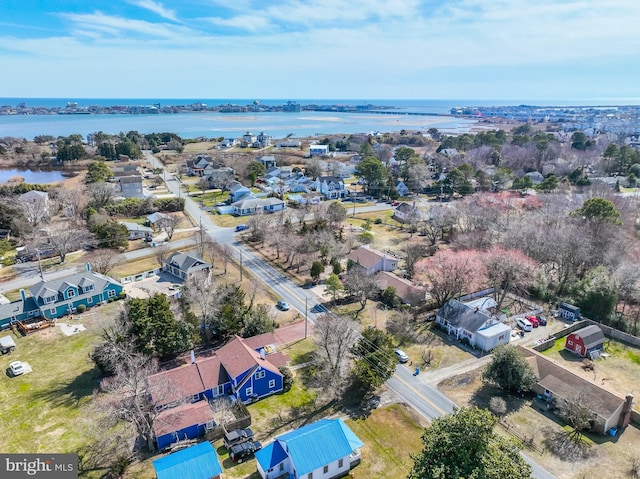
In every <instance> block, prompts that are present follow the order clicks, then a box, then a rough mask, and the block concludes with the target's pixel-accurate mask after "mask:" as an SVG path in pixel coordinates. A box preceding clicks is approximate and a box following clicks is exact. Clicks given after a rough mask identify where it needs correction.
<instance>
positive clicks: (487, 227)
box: [0, 102, 640, 479]
mask: <svg viewBox="0 0 640 479" xmlns="http://www.w3.org/2000/svg"><path fill="white" fill-rule="evenodd" d="M74 108H75V110H74ZM153 108H154V109H155V110H158V109H160V110H162V107H159V108H158V107H155V106H154V107H153ZM301 108H304V107H301V106H300V105H299V104H297V103H295V102H289V103H288V104H286V105H284V106H282V107H280V109H279V110H278V111H280V112H283V114H289V113H293V112H296V111H298V112H299V111H300V109H301ZM207 110H208V107H206V105H199V106H198V105H197V104H194V105H191V106H189V107H188V108H187V109H185V110H184V111H185V112H187V111H191V112H193V111H207ZM373 110H375V109H373ZM373 110H370V109H366V108H364V107H363V109H361V110H357V109H356V110H355V111H360V112H363V111H373ZM2 111H5V112H6V111H8V110H7V109H6V108H4V107H3V109H0V112H2ZM20 111H22V110H20ZM145 111H146V113H147V114H150V110H145ZM216 111H219V112H220V113H243V112H253V113H259V112H261V111H262V112H266V111H267V108H266V107H265V108H263V107H262V106H261V105H259V103H258V102H255V103H254V104H253V105H247V106H246V107H239V106H237V105H231V104H229V105H223V106H221V107H219V108H218V110H216ZM331 111H336V110H331ZM381 111H384V110H381ZM607 111H609V110H607ZM106 112H107V111H106V110H105V111H104V112H103V113H106ZM136 112H137V110H136ZM141 112H142V111H141ZM59 113H61V114H64V115H71V114H84V113H82V109H78V107H77V105H76V106H75V107H74V106H70V107H68V109H67V110H66V113H64V111H63V112H59ZM379 113H380V114H383V113H381V112H379ZM543 113H544V114H543ZM565 113H566V115H565V116H564V119H565V120H567V118H569V119H570V120H571V122H570V123H571V125H572V128H569V127H568V126H567V122H564V123H561V122H560V120H557V121H556V120H555V116H554V115H552V114H550V112H549V111H543V110H532V109H526V108H525V107H521V108H515V107H513V108H512V107H504V108H503V109H498V108H480V107H478V108H460V109H457V110H455V111H454V112H453V114H455V115H460V116H465V117H476V116H479V115H484V117H486V121H487V123H482V128H479V129H478V130H477V131H473V132H467V133H460V132H453V133H446V132H443V131H440V130H438V129H436V128H425V129H416V130H414V131H410V130H402V131H399V132H387V133H381V132H370V133H362V134H348V135H347V134H327V135H318V136H314V137H306V138H293V137H292V136H291V135H290V136H287V137H285V138H277V137H274V136H276V135H273V136H272V135H270V134H269V132H264V131H261V132H260V133H259V134H254V133H253V132H251V131H246V133H244V134H242V135H240V136H238V137H236V138H232V137H228V135H227V134H225V135H224V136H221V137H217V138H196V139H187V138H181V137H180V136H178V135H177V134H175V133H152V134H143V133H140V132H138V131H129V132H127V133H124V132H123V133H120V134H119V135H113V134H106V133H104V132H93V133H90V134H88V135H87V137H86V138H85V137H83V136H82V135H80V134H74V135H70V136H66V137H65V136H60V137H53V136H50V135H44V134H43V135H40V136H37V137H35V138H33V139H29V140H26V139H18V138H11V137H6V138H0V160H1V161H2V162H3V168H7V169H8V168H10V167H11V168H18V167H24V168H27V167H28V168H33V169H35V168H43V169H47V168H48V169H50V170H52V171H60V172H61V179H60V180H58V181H54V182H42V183H36V182H34V183H29V182H27V181H25V179H24V178H21V177H16V176H13V177H11V178H8V179H7V180H6V181H5V182H4V183H2V184H1V185H0V195H2V197H3V201H1V202H0V233H2V234H1V235H0V256H1V257H0V263H1V265H2V267H1V268H0V278H1V279H0V281H1V283H0V289H1V291H0V293H1V294H0V352H1V353H2V356H1V358H2V367H3V368H4V369H5V371H6V374H5V376H4V377H3V378H2V379H1V380H0V381H1V382H2V387H1V388H0V389H1V390H3V391H6V397H10V398H11V400H10V401H9V400H5V401H0V418H2V419H0V424H2V425H3V430H6V431H10V430H11V431H15V433H11V434H6V435H5V436H6V437H4V438H3V439H1V440H0V444H1V446H0V452H6V453H23V454H27V453H32V452H34V453H35V452H40V451H44V450H46V451H47V453H49V452H50V453H69V454H77V455H78V457H79V459H80V461H79V467H80V471H79V473H80V474H81V475H82V477H88V478H94V477H95V478H97V477H111V478H116V477H118V478H154V477H155V478H158V479H183V478H184V479H209V478H225V479H248V478H261V479H285V478H286V479H290V478H295V479H333V478H338V477H351V478H354V479H360V478H371V477H379V478H401V477H406V478H408V479H419V478H420V479H421V478H431V477H456V478H462V477H487V478H500V479H501V478H515V479H520V478H523V479H524V478H530V477H540V478H547V477H557V478H566V479H573V478H575V479H579V478H586V477H596V476H595V475H593V471H596V470H597V471H600V472H599V473H598V474H599V475H601V472H602V470H603V469H600V468H601V467H603V468H606V470H607V474H608V475H607V477H638V475H639V474H640V454H639V452H638V451H640V429H639V427H640V426H639V425H640V408H639V407H638V406H637V400H636V399H634V396H635V397H637V396H638V394H639V392H638V384H639V383H638V377H640V328H639V326H640V324H639V317H640V276H639V275H638V271H639V270H640V262H639V260H638V255H637V251H638V247H637V246H638V245H637V242H638V231H639V230H640V226H639V222H638V218H637V211H638V196H637V191H636V190H637V181H638V180H639V179H640V151H639V150H638V144H637V142H636V138H635V137H632V135H630V134H629V135H626V136H625V135H621V134H618V135H617V136H616V135H613V134H612V133H611V132H608V131H606V129H605V128H604V127H602V128H601V129H600V130H598V129H596V128H589V129H587V128H586V125H587V124H589V125H592V123H593V122H592V121H591V118H592V116H593V115H594V114H595V113H593V112H589V114H588V115H587V114H586V113H585V112H580V111H579V110H575V111H574V110H571V111H567V112H565ZM581 113H584V115H581ZM574 114H575V115H574ZM611 114H612V115H613V113H611ZM609 118H610V119H611V117H609ZM611 121H613V120H611ZM612 124H613V123H612ZM615 124H616V125H618V123H615ZM241 131H245V129H244V127H243V128H242V130H241ZM33 162H37V164H35V163H33ZM460 430H464V431H465V433H464V434H460ZM521 453H522V454H521ZM463 459H464V460H463ZM545 469H546V470H545ZM486 470H491V471H494V472H493V473H492V474H493V475H492V474H489V475H487V473H486ZM495 471H497V472H495ZM540 471H542V472H540ZM632 472H633V474H635V475H632Z"/></svg>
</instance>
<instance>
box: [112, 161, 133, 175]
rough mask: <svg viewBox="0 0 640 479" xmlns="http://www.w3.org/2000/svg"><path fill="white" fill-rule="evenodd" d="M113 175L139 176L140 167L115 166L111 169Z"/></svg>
mask: <svg viewBox="0 0 640 479" xmlns="http://www.w3.org/2000/svg"><path fill="white" fill-rule="evenodd" d="M111 173H113V176H116V177H118V176H131V175H138V174H139V172H138V165H134V164H131V165H118V166H113V167H111Z"/></svg>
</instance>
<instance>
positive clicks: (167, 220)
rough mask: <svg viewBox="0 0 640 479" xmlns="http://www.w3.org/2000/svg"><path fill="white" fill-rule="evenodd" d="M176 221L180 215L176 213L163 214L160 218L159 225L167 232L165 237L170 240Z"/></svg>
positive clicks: (178, 220) (176, 224) (177, 221)
mask: <svg viewBox="0 0 640 479" xmlns="http://www.w3.org/2000/svg"><path fill="white" fill-rule="evenodd" d="M178 223H180V217H179V216H178V215H175V214H168V215H165V217H164V218H162V220H160V225H159V226H160V229H161V230H162V231H164V232H165V233H167V237H168V238H169V240H171V238H173V233H174V232H175V231H176V227H177V226H178Z"/></svg>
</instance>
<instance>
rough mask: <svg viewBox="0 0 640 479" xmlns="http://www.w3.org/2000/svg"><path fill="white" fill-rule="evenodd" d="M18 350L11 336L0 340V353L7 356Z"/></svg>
mask: <svg viewBox="0 0 640 479" xmlns="http://www.w3.org/2000/svg"><path fill="white" fill-rule="evenodd" d="M14 349H16V343H15V341H14V340H13V338H12V337H11V336H3V337H1V338H0V353H2V354H7V353H10V352H12V351H13V350H14Z"/></svg>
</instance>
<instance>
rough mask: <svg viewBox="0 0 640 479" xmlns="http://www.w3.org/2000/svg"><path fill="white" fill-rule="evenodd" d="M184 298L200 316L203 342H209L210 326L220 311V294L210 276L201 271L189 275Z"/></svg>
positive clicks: (213, 279)
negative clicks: (203, 336) (203, 335)
mask: <svg viewBox="0 0 640 479" xmlns="http://www.w3.org/2000/svg"><path fill="white" fill-rule="evenodd" d="M183 294H184V297H185V298H186V299H187V301H188V302H189V304H190V305H191V307H192V308H193V309H194V310H195V312H196V313H199V316H200V330H201V331H203V332H204V334H205V338H204V340H205V341H207V342H208V341H210V340H211V337H210V334H211V325H212V324H213V322H214V320H215V318H216V316H217V315H218V313H219V310H220V306H221V303H220V300H221V297H220V294H219V292H218V290H217V288H216V281H215V278H214V276H213V275H212V274H210V273H207V272H204V271H201V272H198V273H196V274H192V275H190V276H189V277H188V278H187V280H186V282H185V285H184V289H183Z"/></svg>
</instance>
